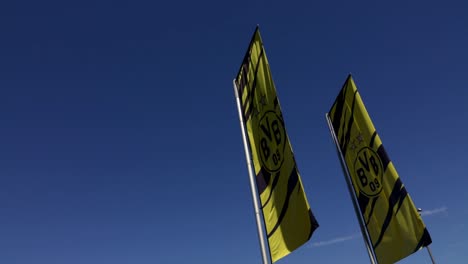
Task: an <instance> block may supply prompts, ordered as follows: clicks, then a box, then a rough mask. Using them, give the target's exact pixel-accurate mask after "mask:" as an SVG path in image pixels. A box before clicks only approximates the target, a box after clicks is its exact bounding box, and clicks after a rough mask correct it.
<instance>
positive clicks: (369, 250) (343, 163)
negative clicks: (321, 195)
mask: <svg viewBox="0 0 468 264" xmlns="http://www.w3.org/2000/svg"><path fill="white" fill-rule="evenodd" d="M325 118H326V119H327V124H328V128H329V129H330V133H331V136H332V138H333V141H334V143H335V146H336V150H337V154H338V156H339V159H340V162H341V168H342V169H343V174H344V177H345V180H346V185H347V186H348V191H349V194H350V196H351V200H352V201H353V207H354V211H355V213H356V216H357V218H358V222H359V226H360V227H361V232H362V238H363V239H364V243H365V245H366V249H367V254H369V259H370V262H371V263H372V264H377V263H378V262H377V258H376V256H375V252H374V247H373V246H372V242H371V240H370V235H369V233H368V232H367V228H366V226H365V222H364V219H363V217H362V213H361V209H360V208H359V204H358V201H357V197H356V193H355V192H354V187H353V183H352V182H351V175H350V173H349V170H348V167H347V166H346V161H345V159H344V157H343V153H342V152H341V149H340V147H339V144H338V139H337V137H336V134H335V131H334V130H333V126H332V124H331V120H330V117H329V116H328V113H327V114H325Z"/></svg>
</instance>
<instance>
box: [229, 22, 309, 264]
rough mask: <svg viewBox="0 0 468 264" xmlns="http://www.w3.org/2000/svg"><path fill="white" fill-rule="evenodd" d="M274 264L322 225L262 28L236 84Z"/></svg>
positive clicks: (256, 35) (251, 43) (256, 31)
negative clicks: (304, 183)
mask: <svg viewBox="0 0 468 264" xmlns="http://www.w3.org/2000/svg"><path fill="white" fill-rule="evenodd" d="M235 83H236V87H237V92H238V94H239V97H240V98H241V105H242V107H241V108H242V115H243V122H244V124H245V126H246V129H247V134H248V141H249V145H250V150H251V153H252V159H253V165H254V169H255V174H256V179H257V190H258V193H259V195H260V201H261V207H262V210H263V216H264V221H265V226H266V234H267V237H268V243H269V247H270V255H271V259H272V261H273V262H275V261H277V260H278V259H280V258H282V257H284V256H286V255H288V254H289V253H290V252H292V251H293V250H295V249H296V248H298V247H299V246H301V245H302V244H304V243H305V242H307V241H308V240H309V239H310V237H311V235H312V232H313V231H314V230H315V229H316V228H317V227H318V223H317V221H316V220H315V218H314V216H313V214H312V211H311V210H310V206H309V203H308V202H307V198H306V195H305V193H304V189H303V187H302V182H301V178H300V176H299V172H298V170H297V166H296V162H295V160H294V155H293V152H292V149H291V145H290V143H289V139H288V135H287V134H286V128H285V125H284V120H283V115H282V114H281V108H280V105H279V101H278V97H277V96H276V89H275V85H274V84H273V79H272V77H271V73H270V66H269V64H268V60H267V57H266V54H265V49H264V47H263V44H262V39H261V37H260V32H259V31H258V28H257V29H256V30H255V33H254V36H253V38H252V41H251V42H250V45H249V49H248V50H247V54H246V55H245V58H244V60H243V62H242V65H241V67H240V70H239V74H238V75H237V78H236V80H235Z"/></svg>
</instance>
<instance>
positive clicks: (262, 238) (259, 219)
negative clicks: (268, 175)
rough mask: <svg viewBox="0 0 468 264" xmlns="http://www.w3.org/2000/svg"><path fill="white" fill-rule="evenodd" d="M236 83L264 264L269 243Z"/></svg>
mask: <svg viewBox="0 0 468 264" xmlns="http://www.w3.org/2000/svg"><path fill="white" fill-rule="evenodd" d="M232 83H233V85H234V93H235V95H236V102H237V111H238V112H239V120H240V126H241V130H242V139H243V141H244V150H245V159H246V160H247V169H248V171H249V178H250V189H251V191H252V199H253V204H254V208H255V219H256V220H257V231H258V239H259V240H260V248H261V252H262V259H263V264H269V259H268V253H267V244H266V242H265V233H264V231H263V222H262V215H261V213H260V206H259V201H258V200H259V199H258V194H257V186H256V183H255V181H256V180H255V173H254V171H253V167H252V158H251V155H250V148H249V143H248V141H247V134H246V132H245V125H244V121H243V120H244V118H243V115H242V108H241V101H240V98H239V92H238V91H237V85H236V80H235V79H234V80H233V81H232Z"/></svg>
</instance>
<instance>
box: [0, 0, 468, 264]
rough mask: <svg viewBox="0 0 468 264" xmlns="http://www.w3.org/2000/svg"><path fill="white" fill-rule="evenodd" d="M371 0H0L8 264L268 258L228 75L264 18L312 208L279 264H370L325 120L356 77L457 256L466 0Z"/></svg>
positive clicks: (461, 223)
mask: <svg viewBox="0 0 468 264" xmlns="http://www.w3.org/2000/svg"><path fill="white" fill-rule="evenodd" d="M377 2H378V3H377ZM377 2H376V1H369V2H359V1H358V2H356V1H353V2H350V1H342V2H338V1H336V2H335V1H328V2H326V3H325V1H322V3H317V1H304V3H297V2H292V1H287V2H285V1H279V2H272V1H232V2H230V3H227V2H225V1H210V2H208V1H185V2H182V1H164V2H158V1H100V0H98V1H75V2H74V3H70V2H69V1H7V2H4V3H2V4H1V6H0V36H1V38H0V91H1V93H0V263H5V264H10V263H11V264H13V263H15V264H30V263H34V264H55V263H57V264H59V263H60V264H62V263H67V264H77V263H80V264H102V263H112V264H124V263H129V264H130V263H131V264H133V263H139V264H145V263H152V264H153V263H208V264H209V263H226V264H229V263H233V264H234V263H236V264H237V263H259V262H260V251H259V247H258V240H257V234H256V227H255V219H254V214H253V208H252V201H251V196H250V190H249V184H248V176H247V169H246V165H245V157H244V152H243V146H242V139H241V133H240V128H239V120H238V116H237V110H236V105H235V99H234V93H233V88H232V79H233V78H234V77H235V75H236V74H237V71H238V69H239V66H240V63H241V61H242V59H243V56H244V53H245V51H246V49H247V46H248V44H249V40H250V38H251V35H252V33H253V31H254V29H255V26H256V25H257V24H260V29H261V33H262V37H263V40H264V43H265V47H266V51H267V54H268V58H269V61H270V64H271V69H272V73H273V77H274V79H275V82H276V86H277V90H278V95H279V98H280V101H281V105H282V108H283V114H284V117H285V121H286V128H287V131H288V133H289V137H290V140H291V143H292V146H293V150H294V152H295V155H296V160H297V162H298V167H299V170H300V172H301V175H302V180H303V183H304V188H305V191H306V193H307V196H308V198H309V202H310V204H311V207H312V210H313V212H314V214H315V216H316V218H317V220H318V221H319V223H320V228H319V229H318V230H317V231H316V232H315V233H314V235H313V237H312V239H311V241H310V242H309V243H308V244H306V245H304V246H303V247H301V248H300V249H299V250H297V251H295V252H294V253H293V254H292V255H290V256H288V257H286V258H284V259H282V260H281V261H280V262H279V263H282V264H286V263H291V264H293V263H294V264H297V263H366V262H367V261H368V258H367V255H366V251H365V248H364V244H363V241H362V239H360V238H359V236H357V235H356V234H357V233H359V227H358V224H357V221H356V217H355V215H354V211H353V209H352V204H351V201H350V200H349V195H348V193H347V189H346V186H345V181H344V178H343V175H342V171H341V168H340V165H339V161H338V159H337V156H336V153H335V148H334V145H333V143H332V140H331V137H330V134H329V131H328V128H327V125H326V122H325V118H324V117H325V116H324V115H325V112H326V111H328V109H329V108H330V107H331V105H332V103H333V101H334V99H335V97H336V95H337V94H338V92H339V89H340V88H341V85H342V84H343V82H344V81H345V79H346V76H347V75H348V73H352V74H353V77H354V80H355V81H356V84H357V86H358V88H359V90H360V93H361V96H362V98H363V100H364V103H365V104H366V106H367V108H368V110H369V113H370V115H371V117H372V118H373V121H374V124H375V126H376V128H377V130H378V131H379V133H380V136H381V138H382V140H383V143H384V144H385V146H386V149H387V152H388V154H389V156H390V158H391V159H392V160H393V162H394V163H395V166H396V168H397V170H398V172H399V173H400V176H401V178H402V180H403V182H404V184H405V185H406V187H407V190H408V191H409V193H410V194H411V196H412V198H413V200H414V201H415V203H416V205H417V206H418V207H422V208H423V209H425V210H426V211H428V215H426V216H424V220H425V223H426V224H427V226H428V230H429V232H430V233H431V235H432V239H433V244H432V250H433V253H434V255H435V257H436V259H437V260H438V261H439V262H440V263H464V262H465V261H466V260H467V259H468V253H467V250H466V249H467V248H468V238H467V237H468V226H467V225H466V223H467V219H468V206H467V205H466V201H468V192H467V191H466V186H467V183H468V180H467V179H468V177H467V176H468V174H467V169H466V166H467V162H468V153H467V146H468V136H467V135H468V110H467V101H468V89H467V72H468V63H467V62H468V50H467V47H468V16H467V15H466V11H467V10H468V5H467V4H466V3H464V2H465V1H458V2H452V1H433V2H431V1H409V2H408V1H397V2H395V1H392V2H385V3H382V2H381V1H377ZM431 212H432V213H431ZM334 242H335V243H334ZM428 261H429V258H428V256H427V254H426V252H425V251H421V252H419V253H417V254H415V255H413V256H411V257H409V258H408V259H406V260H404V261H402V262H401V263H416V264H419V263H428Z"/></svg>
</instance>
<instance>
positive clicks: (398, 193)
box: [374, 178, 407, 249]
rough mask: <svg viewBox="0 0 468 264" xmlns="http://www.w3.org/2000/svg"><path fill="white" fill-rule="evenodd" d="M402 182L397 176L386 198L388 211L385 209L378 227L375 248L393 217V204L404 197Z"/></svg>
mask: <svg viewBox="0 0 468 264" xmlns="http://www.w3.org/2000/svg"><path fill="white" fill-rule="evenodd" d="M402 187H403V183H402V182H401V180H400V178H398V179H397V180H396V182H395V185H394V186H393V190H392V193H391V194H390V197H389V198H388V211H387V216H386V217H385V220H384V223H383V225H382V228H381V229H380V235H379V238H378V239H377V241H376V242H375V244H374V249H376V248H377V247H378V246H379V244H380V242H382V238H383V236H384V233H385V231H386V230H387V228H388V226H389V225H390V222H391V221H392V217H393V209H394V207H395V205H396V204H397V203H398V202H399V201H400V200H402V199H404V198H405V197H406V196H407V195H406V190H405V191H402Z"/></svg>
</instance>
